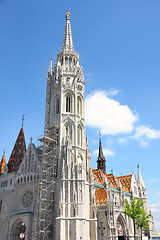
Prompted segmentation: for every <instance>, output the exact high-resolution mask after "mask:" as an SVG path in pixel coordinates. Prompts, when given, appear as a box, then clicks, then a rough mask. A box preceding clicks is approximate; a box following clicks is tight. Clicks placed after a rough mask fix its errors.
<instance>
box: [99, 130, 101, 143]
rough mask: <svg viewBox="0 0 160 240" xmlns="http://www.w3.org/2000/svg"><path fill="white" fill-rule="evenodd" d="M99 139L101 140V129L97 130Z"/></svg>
mask: <svg viewBox="0 0 160 240" xmlns="http://www.w3.org/2000/svg"><path fill="white" fill-rule="evenodd" d="M99 141H101V131H99Z"/></svg>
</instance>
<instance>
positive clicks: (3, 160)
mask: <svg viewBox="0 0 160 240" xmlns="http://www.w3.org/2000/svg"><path fill="white" fill-rule="evenodd" d="M5 166H6V159H5V154H3V157H2V160H1V163H0V174H3V172H4V168H5Z"/></svg>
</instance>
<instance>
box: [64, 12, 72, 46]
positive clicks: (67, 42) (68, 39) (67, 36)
mask: <svg viewBox="0 0 160 240" xmlns="http://www.w3.org/2000/svg"><path fill="white" fill-rule="evenodd" d="M70 19H71V14H70V12H69V11H68V10H67V12H66V25H65V31H64V39H63V45H62V50H64V49H65V50H73V40H72V30H71V23H70Z"/></svg>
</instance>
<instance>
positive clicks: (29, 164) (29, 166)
mask: <svg viewBox="0 0 160 240" xmlns="http://www.w3.org/2000/svg"><path fill="white" fill-rule="evenodd" d="M30 168H31V151H29V159H28V172H30Z"/></svg>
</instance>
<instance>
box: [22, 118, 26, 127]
mask: <svg viewBox="0 0 160 240" xmlns="http://www.w3.org/2000/svg"><path fill="white" fill-rule="evenodd" d="M24 116H25V115H23V116H22V128H23V124H24Z"/></svg>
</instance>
